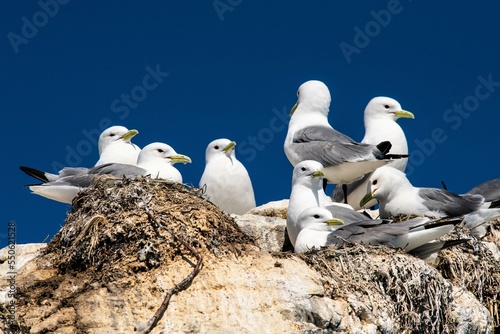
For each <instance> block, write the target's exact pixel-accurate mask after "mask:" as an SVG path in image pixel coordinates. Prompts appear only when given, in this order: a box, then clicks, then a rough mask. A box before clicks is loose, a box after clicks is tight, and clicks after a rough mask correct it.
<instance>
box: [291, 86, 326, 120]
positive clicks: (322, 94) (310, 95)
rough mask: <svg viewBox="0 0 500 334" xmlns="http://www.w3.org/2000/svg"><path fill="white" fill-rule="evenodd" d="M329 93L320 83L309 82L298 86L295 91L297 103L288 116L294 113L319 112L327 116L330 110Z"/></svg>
mask: <svg viewBox="0 0 500 334" xmlns="http://www.w3.org/2000/svg"><path fill="white" fill-rule="evenodd" d="M330 101H331V96H330V91H329V90H328V87H327V86H326V85H325V84H324V83H323V82H321V81H318V80H309V81H306V82H304V83H303V84H302V85H300V87H299V89H298V91H297V103H295V105H294V106H293V107H292V110H290V115H294V114H295V113H296V112H297V113H301V112H307V113H310V112H319V113H321V114H323V115H325V116H328V111H329V110H330Z"/></svg>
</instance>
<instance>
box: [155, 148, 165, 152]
mask: <svg viewBox="0 0 500 334" xmlns="http://www.w3.org/2000/svg"><path fill="white" fill-rule="evenodd" d="M157 151H158V152H160V153H163V152H165V151H163V150H162V149H161V148H159V149H158V150H157Z"/></svg>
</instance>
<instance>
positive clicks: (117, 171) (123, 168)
mask: <svg viewBox="0 0 500 334" xmlns="http://www.w3.org/2000/svg"><path fill="white" fill-rule="evenodd" d="M72 172H73V174H72ZM145 173H146V170H145V169H144V168H141V167H138V166H135V165H127V164H118V163H109V164H104V165H100V166H97V167H92V168H89V169H88V170H87V171H86V172H84V171H82V170H78V169H77V168H73V170H71V171H69V172H68V175H67V176H65V177H61V178H59V179H57V180H56V181H52V182H48V183H46V185H47V186H63V185H66V186H74V187H78V188H86V187H89V186H90V185H91V184H92V181H93V180H94V178H96V177H97V176H99V175H111V176H116V177H122V176H135V175H145Z"/></svg>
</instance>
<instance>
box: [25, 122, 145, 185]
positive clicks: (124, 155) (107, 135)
mask: <svg viewBox="0 0 500 334" xmlns="http://www.w3.org/2000/svg"><path fill="white" fill-rule="evenodd" d="M138 133H139V131H137V130H129V129H127V128H126V127H124V126H112V127H110V128H107V129H106V130H104V131H103V132H102V133H101V135H100V136H99V143H98V147H99V160H98V161H97V162H96V164H95V166H100V165H103V164H108V163H122V164H130V165H135V164H137V158H138V157H139V153H140V152H141V149H140V148H139V147H138V146H137V145H135V144H132V142H131V141H130V140H131V139H132V138H133V137H134V136H135V135H137V134H138ZM19 168H20V169H21V170H22V171H23V172H25V173H26V174H28V175H29V176H32V177H34V178H36V179H37V180H39V181H42V182H44V183H45V182H51V181H56V180H58V179H60V178H63V177H66V176H72V175H76V174H82V173H85V172H87V171H88V168H86V167H64V168H63V169H61V170H60V171H59V173H58V174H52V173H48V172H44V171H41V170H38V169H35V168H31V167H26V166H20V167H19Z"/></svg>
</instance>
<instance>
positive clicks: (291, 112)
mask: <svg viewBox="0 0 500 334" xmlns="http://www.w3.org/2000/svg"><path fill="white" fill-rule="evenodd" d="M297 106H298V102H296V103H295V104H294V105H293V107H292V109H291V110H290V116H292V115H293V113H294V112H295V109H297Z"/></svg>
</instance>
